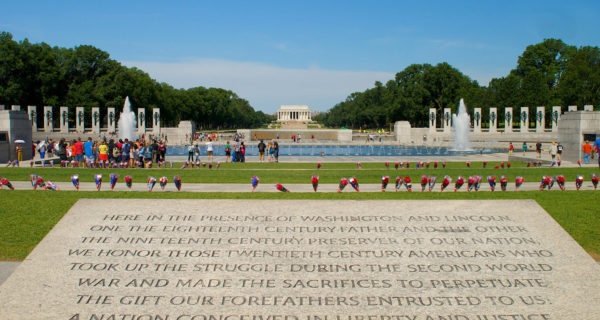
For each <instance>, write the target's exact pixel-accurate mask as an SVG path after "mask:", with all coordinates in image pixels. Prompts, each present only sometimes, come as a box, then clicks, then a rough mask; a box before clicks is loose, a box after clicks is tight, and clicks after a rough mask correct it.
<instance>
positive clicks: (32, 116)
mask: <svg viewBox="0 0 600 320" xmlns="http://www.w3.org/2000/svg"><path fill="white" fill-rule="evenodd" d="M27 114H28V115H29V120H31V131H32V132H37V129H38V127H37V107H36V106H27Z"/></svg>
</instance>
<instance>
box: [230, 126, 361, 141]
mask: <svg viewBox="0 0 600 320" xmlns="http://www.w3.org/2000/svg"><path fill="white" fill-rule="evenodd" d="M238 132H239V133H240V134H243V135H244V136H245V137H246V140H247V141H257V140H272V139H275V138H276V137H277V135H279V139H282V140H291V139H292V136H294V135H295V136H296V137H297V136H301V141H338V142H351V141H352V130H341V129H340V130H336V129H312V130H311V129H303V130H300V129H299V130H281V129H278V130H272V129H252V130H238Z"/></svg>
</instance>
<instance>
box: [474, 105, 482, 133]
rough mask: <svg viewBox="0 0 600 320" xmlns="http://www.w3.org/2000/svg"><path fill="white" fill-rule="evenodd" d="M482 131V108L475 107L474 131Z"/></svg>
mask: <svg viewBox="0 0 600 320" xmlns="http://www.w3.org/2000/svg"><path fill="white" fill-rule="evenodd" d="M479 132H481V108H473V133H479Z"/></svg>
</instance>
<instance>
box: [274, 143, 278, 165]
mask: <svg viewBox="0 0 600 320" xmlns="http://www.w3.org/2000/svg"><path fill="white" fill-rule="evenodd" d="M273 155H274V157H275V162H279V143H278V142H277V139H275V140H273Z"/></svg>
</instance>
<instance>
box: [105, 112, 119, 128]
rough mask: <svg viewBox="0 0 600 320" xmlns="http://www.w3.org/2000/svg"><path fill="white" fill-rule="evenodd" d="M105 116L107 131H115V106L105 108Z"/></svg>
mask: <svg viewBox="0 0 600 320" xmlns="http://www.w3.org/2000/svg"><path fill="white" fill-rule="evenodd" d="M106 110H107V116H108V117H107V118H108V119H106V124H107V126H106V128H107V130H106V131H107V132H108V133H116V132H117V119H116V118H117V116H116V114H115V108H107V109H106Z"/></svg>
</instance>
